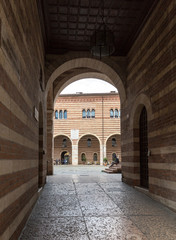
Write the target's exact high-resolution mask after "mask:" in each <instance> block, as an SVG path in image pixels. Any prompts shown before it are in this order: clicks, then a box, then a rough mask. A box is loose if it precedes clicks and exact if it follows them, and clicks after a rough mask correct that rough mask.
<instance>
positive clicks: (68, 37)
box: [38, 0, 157, 56]
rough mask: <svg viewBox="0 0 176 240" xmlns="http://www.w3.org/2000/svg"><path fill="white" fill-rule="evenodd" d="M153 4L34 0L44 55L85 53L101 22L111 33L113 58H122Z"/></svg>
mask: <svg viewBox="0 0 176 240" xmlns="http://www.w3.org/2000/svg"><path fill="white" fill-rule="evenodd" d="M156 2H157V1H154V0H104V3H103V0H38V6H39V13H40V20H41V26H42V32H43V38H44V43H45V50H46V53H54V54H60V53H64V52H67V51H70V50H71V51H89V50H90V38H91V36H92V34H93V33H94V31H95V30H96V29H97V28H98V27H99V26H100V24H101V23H102V17H101V16H102V12H103V14H104V20H105V23H106V25H107V27H108V28H109V29H110V30H111V31H112V32H113V33H114V42H115V52H114V54H113V55H118V56H126V55H127V53H128V51H129V50H130V48H131V46H132V44H133V42H134V40H135V39H136V37H137V36H138V34H139V32H140V30H141V29H142V27H143V25H144V23H145V21H146V20H147V18H148V16H149V15H150V14H151V12H152V10H153V8H154V6H155V4H156ZM102 9H104V11H103V10H102Z"/></svg>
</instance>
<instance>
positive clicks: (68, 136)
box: [53, 133, 73, 143]
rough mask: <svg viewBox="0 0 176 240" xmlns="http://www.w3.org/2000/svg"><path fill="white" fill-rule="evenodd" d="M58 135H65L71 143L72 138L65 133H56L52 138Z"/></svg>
mask: <svg viewBox="0 0 176 240" xmlns="http://www.w3.org/2000/svg"><path fill="white" fill-rule="evenodd" d="M59 136H65V137H67V138H68V139H69V140H70V142H71V143H73V142H72V139H71V138H70V136H68V135H67V134H65V133H60V134H56V135H54V136H53V138H56V137H59Z"/></svg>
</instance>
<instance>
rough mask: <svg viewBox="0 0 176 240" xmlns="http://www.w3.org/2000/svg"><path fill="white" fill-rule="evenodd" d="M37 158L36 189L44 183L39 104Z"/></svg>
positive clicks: (41, 110) (41, 119)
mask: <svg viewBox="0 0 176 240" xmlns="http://www.w3.org/2000/svg"><path fill="white" fill-rule="evenodd" d="M38 133H39V141H38V148H39V151H38V152H39V156H38V158H39V159H38V187H39V188H40V187H42V186H43V185H44V183H45V179H44V177H43V109H42V105H41V103H40V104H39V132H38Z"/></svg>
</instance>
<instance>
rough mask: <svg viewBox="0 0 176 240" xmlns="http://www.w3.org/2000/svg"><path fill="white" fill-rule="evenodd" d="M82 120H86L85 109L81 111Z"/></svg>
mask: <svg viewBox="0 0 176 240" xmlns="http://www.w3.org/2000/svg"><path fill="white" fill-rule="evenodd" d="M82 118H86V111H85V109H83V110H82Z"/></svg>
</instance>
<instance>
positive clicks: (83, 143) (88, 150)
mask: <svg viewBox="0 0 176 240" xmlns="http://www.w3.org/2000/svg"><path fill="white" fill-rule="evenodd" d="M87 139H91V141H92V143H91V146H88V145H87ZM77 144H78V164H83V162H82V160H81V154H82V153H85V154H86V158H87V159H86V163H88V162H89V163H93V162H94V159H93V156H94V153H97V157H98V158H97V163H98V164H100V140H99V139H98V138H97V137H96V136H95V135H94V134H83V135H82V136H81V137H80V138H79V140H78V143H77Z"/></svg>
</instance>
